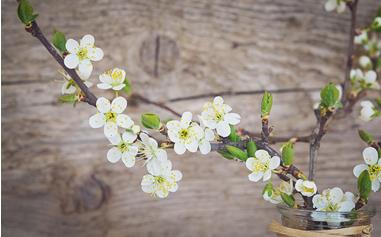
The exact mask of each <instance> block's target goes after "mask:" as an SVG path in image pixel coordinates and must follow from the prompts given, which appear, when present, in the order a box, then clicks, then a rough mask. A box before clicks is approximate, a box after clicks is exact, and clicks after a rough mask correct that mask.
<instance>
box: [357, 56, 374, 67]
mask: <svg viewBox="0 0 381 237" xmlns="http://www.w3.org/2000/svg"><path fill="white" fill-rule="evenodd" d="M359 64H360V66H361V67H362V68H365V69H366V68H371V67H372V61H371V60H370V58H369V57H368V56H361V57H360V58H359Z"/></svg>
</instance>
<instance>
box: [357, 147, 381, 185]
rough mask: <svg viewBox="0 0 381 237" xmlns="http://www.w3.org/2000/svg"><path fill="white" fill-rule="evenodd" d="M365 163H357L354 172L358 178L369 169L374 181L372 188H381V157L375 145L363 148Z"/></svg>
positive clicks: (371, 178)
mask: <svg viewBox="0 0 381 237" xmlns="http://www.w3.org/2000/svg"><path fill="white" fill-rule="evenodd" d="M362 156H363V157H364V161H365V164H360V165H356V166H355V167H354V168H353V174H354V175H355V176H356V177H357V178H358V177H359V176H360V174H361V173H362V172H363V171H364V170H368V172H369V176H370V180H371V181H372V190H373V192H377V191H378V190H379V189H380V182H381V159H379V155H378V152H377V150H376V149H375V148H373V147H367V148H365V149H364V150H363V152H362Z"/></svg>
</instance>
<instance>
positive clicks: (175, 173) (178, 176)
mask: <svg viewBox="0 0 381 237" xmlns="http://www.w3.org/2000/svg"><path fill="white" fill-rule="evenodd" d="M171 175H172V176H173V177H174V179H175V181H176V182H178V181H180V180H181V179H182V178H183V174H182V173H181V172H180V171H179V170H172V171H171Z"/></svg>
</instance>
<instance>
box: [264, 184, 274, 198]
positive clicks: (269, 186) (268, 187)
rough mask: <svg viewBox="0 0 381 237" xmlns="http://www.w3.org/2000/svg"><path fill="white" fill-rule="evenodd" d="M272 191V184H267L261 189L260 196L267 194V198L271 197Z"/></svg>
mask: <svg viewBox="0 0 381 237" xmlns="http://www.w3.org/2000/svg"><path fill="white" fill-rule="evenodd" d="M273 190H274V188H273V184H272V183H267V184H266V185H265V187H264V188H263V191H262V195H263V194H265V193H267V194H268V195H269V196H271V195H272V193H273Z"/></svg>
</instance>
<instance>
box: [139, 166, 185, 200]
mask: <svg viewBox="0 0 381 237" xmlns="http://www.w3.org/2000/svg"><path fill="white" fill-rule="evenodd" d="M147 170H148V173H149V174H147V175H144V176H143V179H142V182H141V185H142V190H143V192H145V193H150V194H151V195H153V196H157V197H159V198H166V197H167V196H168V194H169V192H176V190H177V189H178V184H177V182H178V181H180V180H181V179H182V176H183V175H182V173H181V172H180V171H178V170H172V163H171V161H170V160H165V161H162V162H159V165H156V166H147Z"/></svg>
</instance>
